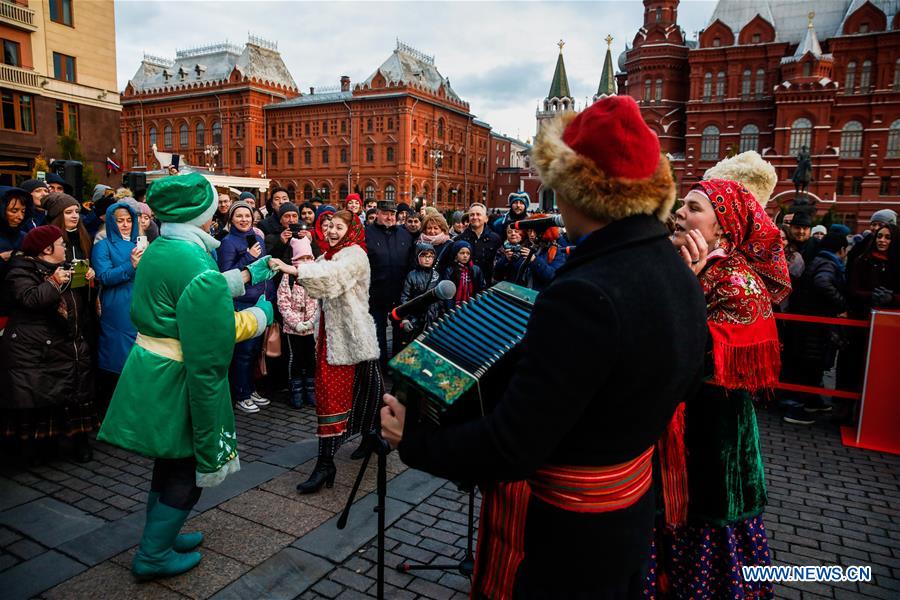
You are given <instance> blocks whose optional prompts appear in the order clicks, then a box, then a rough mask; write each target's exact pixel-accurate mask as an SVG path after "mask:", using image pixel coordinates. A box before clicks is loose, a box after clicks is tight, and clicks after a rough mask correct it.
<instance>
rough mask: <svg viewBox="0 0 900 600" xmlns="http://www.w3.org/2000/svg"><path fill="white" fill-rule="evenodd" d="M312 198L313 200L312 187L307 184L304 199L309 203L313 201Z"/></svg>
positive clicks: (304, 187)
mask: <svg viewBox="0 0 900 600" xmlns="http://www.w3.org/2000/svg"><path fill="white" fill-rule="evenodd" d="M312 198H313V191H312V186H311V185H309V184H308V183H307V184H306V185H304V186H303V199H304V200H305V201H307V202H309V201H310V200H312Z"/></svg>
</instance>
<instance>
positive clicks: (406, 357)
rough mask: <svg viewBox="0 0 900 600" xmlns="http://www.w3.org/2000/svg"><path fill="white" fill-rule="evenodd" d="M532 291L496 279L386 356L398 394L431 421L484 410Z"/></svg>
mask: <svg viewBox="0 0 900 600" xmlns="http://www.w3.org/2000/svg"><path fill="white" fill-rule="evenodd" d="M536 297H537V292H535V291H534V290H530V289H528V288H524V287H521V286H518V285H513V284H511V283H506V282H501V283H498V284H496V285H494V286H493V287H491V288H489V289H487V290H484V291H483V292H480V293H479V294H477V295H476V296H475V297H473V298H472V299H471V300H469V301H468V302H466V303H464V304H463V305H461V306H458V307H456V308H454V309H453V310H451V311H450V312H448V313H447V314H445V315H444V316H443V317H441V318H440V319H438V321H437V322H435V323H434V324H433V325H432V326H431V327H429V328H428V329H427V330H425V331H424V332H423V333H422V334H421V335H419V336H418V337H417V338H416V339H414V340H413V341H412V342H410V344H409V345H408V346H407V347H406V348H404V349H403V350H402V351H401V352H400V353H399V354H397V356H395V357H394V358H393V359H392V360H391V361H390V363H389V366H390V368H391V370H392V372H393V374H394V382H395V384H396V390H395V392H396V394H397V397H398V398H400V400H401V401H403V402H404V403H405V404H407V405H409V404H411V403H416V404H417V405H418V407H419V410H420V413H421V416H422V417H424V418H425V419H427V420H428V421H431V422H433V423H435V424H436V425H442V424H447V423H448V422H460V421H466V420H469V419H473V418H476V417H478V416H482V415H484V414H485V412H487V410H489V408H490V407H491V406H492V405H493V404H495V403H496V402H497V401H498V400H499V397H500V395H502V393H503V391H504V390H505V387H506V384H507V383H508V381H509V378H510V376H511V375H512V369H513V367H514V366H515V362H516V359H517V358H518V357H517V354H518V353H517V347H518V346H519V342H521V341H522V338H523V337H524V336H525V330H526V328H527V325H528V319H529V317H530V315H531V308H532V306H533V305H534V300H535V298H536Z"/></svg>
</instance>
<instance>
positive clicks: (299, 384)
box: [289, 378, 306, 408]
mask: <svg viewBox="0 0 900 600" xmlns="http://www.w3.org/2000/svg"><path fill="white" fill-rule="evenodd" d="M289 402H290V405H291V408H300V407H301V406H303V405H304V404H305V402H306V386H304V385H303V380H302V379H299V378H298V379H291V395H290V400H289Z"/></svg>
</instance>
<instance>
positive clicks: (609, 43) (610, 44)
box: [605, 34, 613, 49]
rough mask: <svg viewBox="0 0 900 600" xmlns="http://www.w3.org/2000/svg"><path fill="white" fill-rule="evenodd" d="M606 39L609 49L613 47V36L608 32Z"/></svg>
mask: <svg viewBox="0 0 900 600" xmlns="http://www.w3.org/2000/svg"><path fill="white" fill-rule="evenodd" d="M605 40H606V47H607V48H609V49H612V43H613V36H611V35H608V34H607V36H606V38H605Z"/></svg>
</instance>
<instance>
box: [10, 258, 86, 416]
mask: <svg viewBox="0 0 900 600" xmlns="http://www.w3.org/2000/svg"><path fill="white" fill-rule="evenodd" d="M55 270H56V266H55V265H50V264H48V263H45V262H43V261H41V260H38V259H35V258H31V257H27V256H22V255H19V256H14V257H13V258H12V259H11V260H10V266H9V272H8V273H7V277H6V281H5V282H4V288H5V289H4V290H3V292H4V294H7V295H8V296H7V299H8V303H9V309H10V311H9V322H8V323H7V325H6V329H5V330H4V332H3V336H2V337H0V384H2V386H3V387H2V389H3V393H2V394H0V406H2V407H3V408H16V409H25V408H48V407H52V406H60V405H63V404H69V403H74V402H85V401H88V400H90V399H91V396H92V392H93V390H92V378H91V350H90V347H89V345H88V342H87V331H86V329H87V327H86V320H87V319H86V315H87V314H88V313H89V311H90V308H91V307H89V306H84V305H83V301H82V294H78V293H77V291H73V290H71V289H69V288H65V289H64V290H63V291H62V292H60V290H59V288H57V287H56V286H55V285H54V284H53V283H51V282H49V281H47V278H48V277H49V276H50V275H51V274H52V273H53V272H54V271H55ZM60 302H63V303H64V304H65V307H66V313H67V316H62V314H61V312H60V310H59V309H60Z"/></svg>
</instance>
